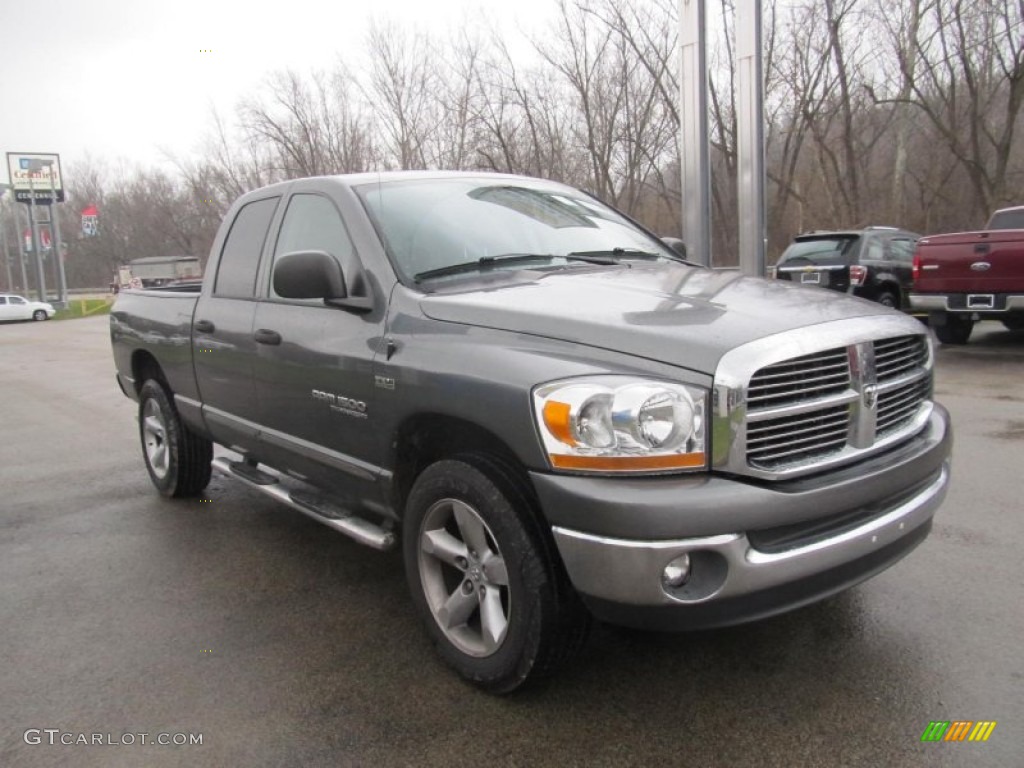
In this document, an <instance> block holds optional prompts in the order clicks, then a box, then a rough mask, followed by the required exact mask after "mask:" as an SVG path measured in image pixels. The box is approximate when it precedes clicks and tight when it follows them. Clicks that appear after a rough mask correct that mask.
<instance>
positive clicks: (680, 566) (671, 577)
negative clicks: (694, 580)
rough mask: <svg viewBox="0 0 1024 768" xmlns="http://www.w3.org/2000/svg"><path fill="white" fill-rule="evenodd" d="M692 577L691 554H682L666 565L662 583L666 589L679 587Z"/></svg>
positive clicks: (662, 574) (662, 573)
mask: <svg viewBox="0 0 1024 768" xmlns="http://www.w3.org/2000/svg"><path fill="white" fill-rule="evenodd" d="M689 578H690V556H689V555H680V556H679V557H677V558H676V559H675V560H673V561H672V562H670V563H669V564H668V565H666V566H665V570H663V571H662V572H661V583H662V584H663V585H664V586H665V588H666V589H678V588H679V587H681V586H683V584H685V583H686V581H687V579H689Z"/></svg>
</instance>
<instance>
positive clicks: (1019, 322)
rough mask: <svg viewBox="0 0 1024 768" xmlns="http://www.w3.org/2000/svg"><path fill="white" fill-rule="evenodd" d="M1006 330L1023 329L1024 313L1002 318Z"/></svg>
mask: <svg viewBox="0 0 1024 768" xmlns="http://www.w3.org/2000/svg"><path fill="white" fill-rule="evenodd" d="M1003 325H1005V326H1006V330H1008V331H1024V315H1010V316H1009V317H1007V318H1004V319H1003Z"/></svg>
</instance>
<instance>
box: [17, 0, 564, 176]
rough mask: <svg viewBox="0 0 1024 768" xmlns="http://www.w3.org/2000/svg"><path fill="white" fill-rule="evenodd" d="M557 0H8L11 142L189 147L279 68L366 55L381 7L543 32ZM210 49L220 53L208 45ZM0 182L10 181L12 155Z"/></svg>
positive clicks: (147, 149) (22, 148) (133, 157)
mask: <svg viewBox="0 0 1024 768" xmlns="http://www.w3.org/2000/svg"><path fill="white" fill-rule="evenodd" d="M555 8H556V2H555V0H514V2H506V1H505V0H502V1H501V2H497V1H496V0H419V1H418V2H417V1H416V0H359V1H358V2H355V1H353V0H275V1H274V2H270V1H269V0H248V1H247V2H244V1H242V0H232V1H230V2H229V0H174V2H158V0H36V1H35V2H33V1H32V0H0V30H2V35H0V153H7V152H54V153H58V154H60V156H61V165H62V166H63V167H64V170H65V175H66V173H67V168H68V165H69V164H73V163H74V162H76V161H81V160H83V159H84V158H85V157H86V154H87V153H88V155H91V156H92V157H94V158H96V159H105V160H108V161H115V160H117V159H118V158H125V159H127V160H128V161H129V162H138V163H140V164H142V165H153V164H160V163H161V162H163V154H162V150H168V151H170V152H173V153H174V154H175V155H178V156H187V155H189V154H191V153H193V152H194V151H196V150H197V148H198V147H199V145H200V143H201V140H202V137H203V135H204V133H206V132H207V131H208V128H209V125H210V117H209V116H210V111H211V107H216V108H217V109H218V110H220V111H221V113H222V114H225V115H229V116H230V115H231V112H232V110H233V107H234V104H235V103H236V102H237V101H238V100H239V99H240V98H242V97H245V96H249V95H253V94H255V93H256V92H257V91H258V89H259V86H260V84H261V82H263V81H264V80H265V79H266V76H267V74H268V73H270V72H273V71H275V70H281V69H285V68H292V69H295V70H297V71H299V72H303V73H305V72H308V71H309V70H310V69H312V68H330V67H331V66H332V65H333V64H334V62H335V61H336V60H337V57H338V56H339V55H341V56H343V57H345V59H346V60H347V61H349V62H350V63H352V64H358V63H359V62H358V58H357V57H359V56H364V55H366V51H367V47H366V45H365V38H366V32H367V28H368V26H369V24H370V22H371V20H372V18H374V17H376V18H381V19H384V18H388V19H391V20H393V21H395V22H397V23H399V24H401V25H403V26H408V27H410V28H413V29H417V28H418V29H422V30H426V31H431V32H441V33H443V32H444V31H445V30H446V29H449V28H456V27H458V26H460V25H461V24H462V22H463V21H464V20H466V21H468V23H470V24H480V25H482V26H484V25H487V24H493V25H495V26H496V27H497V28H498V29H502V30H507V31H509V32H515V30H517V29H524V30H527V31H536V30H538V29H542V28H543V27H544V20H545V19H548V18H550V16H551V15H552V14H553V12H554V10H555ZM207 49H208V50H210V51H212V52H211V53H205V52H201V51H204V50H207ZM0 181H7V164H6V161H5V162H3V169H2V171H0Z"/></svg>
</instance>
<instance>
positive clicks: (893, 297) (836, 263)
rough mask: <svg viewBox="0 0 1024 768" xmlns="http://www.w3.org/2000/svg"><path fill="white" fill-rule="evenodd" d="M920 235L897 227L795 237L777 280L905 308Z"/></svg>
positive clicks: (779, 266) (777, 270)
mask: <svg viewBox="0 0 1024 768" xmlns="http://www.w3.org/2000/svg"><path fill="white" fill-rule="evenodd" d="M920 237H921V236H920V235H916V234H914V233H913V232H907V231H906V230H903V229H896V228H895V227H868V228H866V229H854V230H846V231H841V232H808V233H807V234H804V235H797V236H796V238H795V239H794V240H793V242H792V243H791V244H790V246H789V247H788V248H787V249H786V250H785V252H784V253H783V254H782V256H781V257H780V258H779V261H778V263H777V264H776V265H775V277H776V278H777V279H779V280H792V281H793V282H797V283H803V284H805V285H819V286H821V287H822V288H831V289H832V290H833V291H843V292H844V293H852V294H854V295H855V296H860V297H861V298H864V299H870V300H871V301H877V302H878V303H879V304H882V305H884V306H887V307H895V308H897V309H903V308H906V307H909V304H908V302H907V296H908V295H909V293H910V284H911V266H912V262H913V256H914V244H915V243H916V242H917V240H918V238H920Z"/></svg>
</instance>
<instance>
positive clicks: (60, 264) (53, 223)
mask: <svg viewBox="0 0 1024 768" xmlns="http://www.w3.org/2000/svg"><path fill="white" fill-rule="evenodd" d="M50 235H51V238H50V240H51V241H52V248H53V256H54V258H55V259H57V298H58V300H59V302H60V305H61V307H62V308H63V307H66V306H67V304H68V284H67V277H66V276H65V274H64V255H63V253H62V252H61V249H60V216H59V215H58V214H57V188H56V187H55V186H54V184H53V165H52V164H51V165H50Z"/></svg>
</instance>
